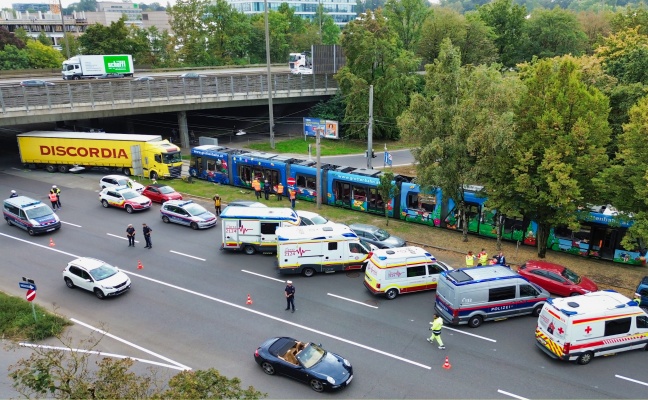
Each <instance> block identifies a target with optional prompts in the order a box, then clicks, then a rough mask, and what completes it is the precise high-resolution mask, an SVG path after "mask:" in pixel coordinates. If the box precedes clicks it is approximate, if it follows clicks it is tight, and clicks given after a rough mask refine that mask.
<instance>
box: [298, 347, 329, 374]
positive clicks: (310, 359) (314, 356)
mask: <svg viewBox="0 0 648 400" xmlns="http://www.w3.org/2000/svg"><path fill="white" fill-rule="evenodd" d="M324 355H326V351H325V350H324V349H323V348H321V347H319V346H317V345H315V344H314V343H311V344H309V345H308V346H306V348H305V349H304V350H302V351H300V352H299V353H297V359H298V360H299V362H301V363H302V365H303V366H304V368H310V367H312V366H313V365H315V364H317V363H318V362H319V361H320V360H321V359H322V358H323V357H324Z"/></svg>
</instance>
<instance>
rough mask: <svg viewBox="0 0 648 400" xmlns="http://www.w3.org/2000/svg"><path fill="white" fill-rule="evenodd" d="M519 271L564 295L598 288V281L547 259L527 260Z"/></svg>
mask: <svg viewBox="0 0 648 400" xmlns="http://www.w3.org/2000/svg"><path fill="white" fill-rule="evenodd" d="M518 273H519V274H520V275H522V276H523V277H525V278H526V279H528V280H529V281H530V282H533V283H535V284H536V285H538V286H540V287H542V288H543V289H545V290H546V291H548V292H550V293H553V294H557V295H559V296H563V297H567V296H578V295H580V294H585V293H588V292H596V291H597V290H598V286H596V283H594V282H592V281H591V280H589V279H587V278H586V277H584V276H578V274H576V273H575V272H574V271H572V270H570V269H568V268H565V267H563V266H562V265H558V264H553V263H550V262H546V261H537V260H532V261H527V262H526V263H525V264H522V265H521V266H520V269H519V270H518Z"/></svg>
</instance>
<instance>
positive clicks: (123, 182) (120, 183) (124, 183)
mask: <svg viewBox="0 0 648 400" xmlns="http://www.w3.org/2000/svg"><path fill="white" fill-rule="evenodd" d="M129 181H130V179H119V180H118V181H117V183H118V186H128V182H129Z"/></svg>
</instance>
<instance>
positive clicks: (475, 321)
mask: <svg viewBox="0 0 648 400" xmlns="http://www.w3.org/2000/svg"><path fill="white" fill-rule="evenodd" d="M482 322H484V318H483V317H482V316H481V315H473V316H472V317H470V319H469V320H468V326H469V327H471V328H477V327H479V326H480V325H481V324H482Z"/></svg>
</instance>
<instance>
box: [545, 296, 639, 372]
mask: <svg viewBox="0 0 648 400" xmlns="http://www.w3.org/2000/svg"><path fill="white" fill-rule="evenodd" d="M536 345H538V347H540V348H541V349H542V350H543V351H544V352H545V353H546V354H547V355H549V356H550V357H552V358H556V359H559V360H569V361H576V362H577V363H578V364H581V365H585V364H587V363H589V362H590V361H592V358H594V357H598V356H605V355H610V354H616V353H619V352H622V351H628V350H633V349H643V350H647V351H648V314H646V312H645V311H644V310H642V309H641V308H640V307H639V305H638V304H637V302H636V301H633V300H630V299H629V298H627V297H625V296H623V295H622V294H619V293H617V292H615V291H613V290H606V291H601V292H592V293H587V294H584V295H581V296H574V297H566V298H559V299H549V300H548V301H547V304H546V305H545V307H544V309H543V310H542V312H541V313H540V316H539V317H538V326H537V328H536Z"/></svg>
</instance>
